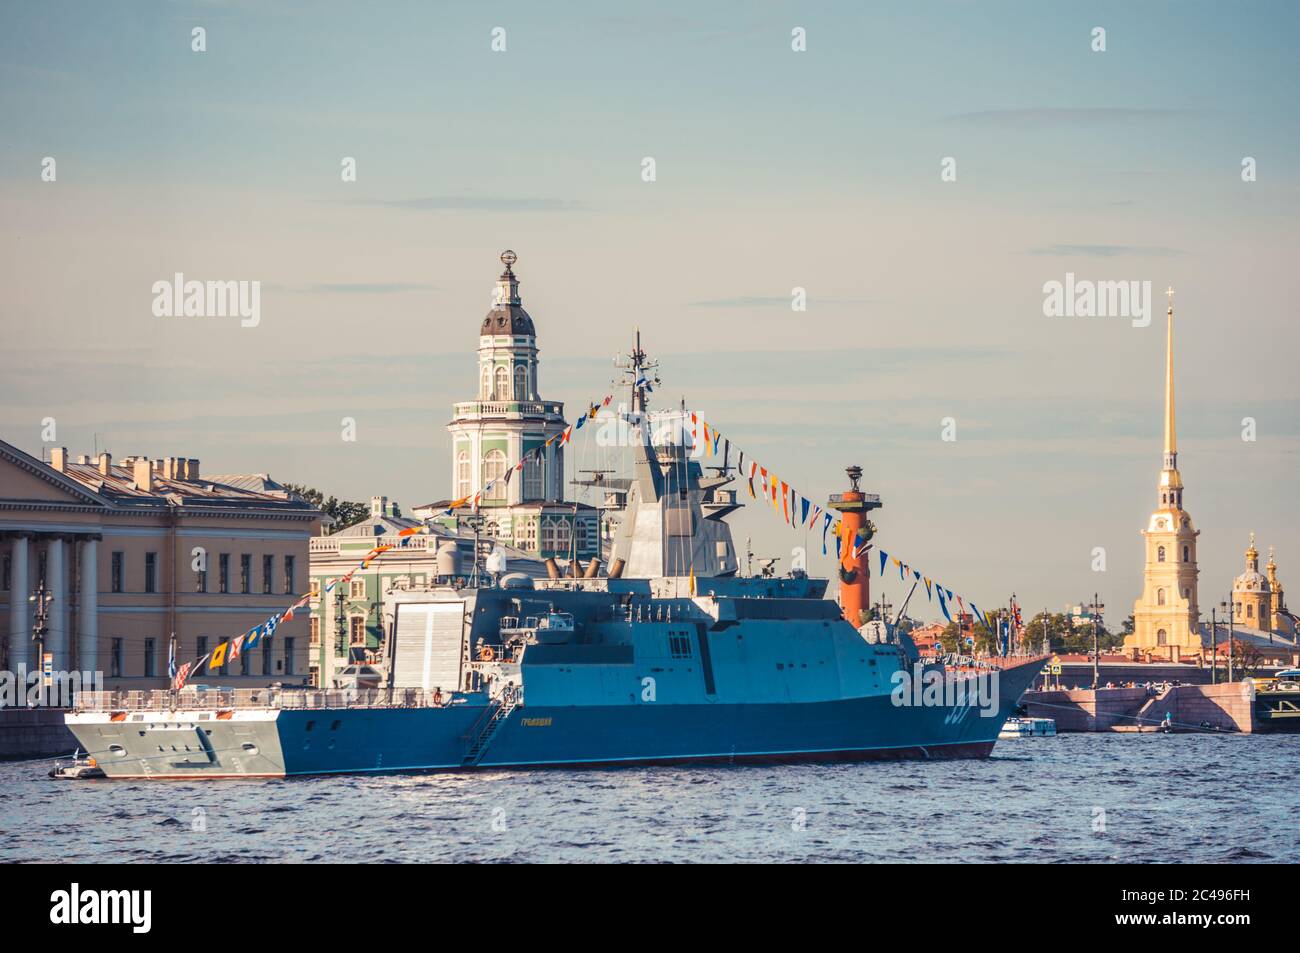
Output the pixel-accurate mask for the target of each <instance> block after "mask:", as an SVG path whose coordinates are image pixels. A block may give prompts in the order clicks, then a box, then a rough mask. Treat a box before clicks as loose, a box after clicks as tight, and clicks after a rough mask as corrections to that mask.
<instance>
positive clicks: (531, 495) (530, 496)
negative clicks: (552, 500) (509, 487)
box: [524, 453, 546, 500]
mask: <svg viewBox="0 0 1300 953" xmlns="http://www.w3.org/2000/svg"><path fill="white" fill-rule="evenodd" d="M545 468H546V464H545V462H544V461H543V460H542V455H541V454H539V453H535V454H532V455H531V456H529V457H528V459H527V460H526V461H525V462H524V499H525V500H540V499H543V498H544V497H545V496H546V489H545V482H544V478H545V474H546V469H545Z"/></svg>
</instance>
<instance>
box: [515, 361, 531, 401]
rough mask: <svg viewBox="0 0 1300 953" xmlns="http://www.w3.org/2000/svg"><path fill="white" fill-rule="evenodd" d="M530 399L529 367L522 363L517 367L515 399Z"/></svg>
mask: <svg viewBox="0 0 1300 953" xmlns="http://www.w3.org/2000/svg"><path fill="white" fill-rule="evenodd" d="M527 399H528V368H526V367H525V366H524V365H522V364H520V365H519V366H518V367H516V368H515V400H527Z"/></svg>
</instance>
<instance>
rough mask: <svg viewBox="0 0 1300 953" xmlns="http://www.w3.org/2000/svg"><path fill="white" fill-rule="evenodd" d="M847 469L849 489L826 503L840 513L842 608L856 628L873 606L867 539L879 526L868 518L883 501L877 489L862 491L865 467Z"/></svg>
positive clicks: (832, 496) (835, 494)
mask: <svg viewBox="0 0 1300 953" xmlns="http://www.w3.org/2000/svg"><path fill="white" fill-rule="evenodd" d="M845 472H846V473H847V474H848V475H849V483H850V484H851V486H850V488H849V490H848V492H847V493H832V494H831V497H830V500H828V501H827V505H828V506H829V507H830V508H831V509H833V510H838V511H839V512H840V513H841V519H842V525H841V531H840V611H841V612H843V613H844V618H845V620H847V621H848V622H849V623H850V624H851V625H852V626H853V627H854V628H858V627H860V626H861V625H862V613H863V610H865V609H868V608H870V606H871V582H870V580H871V570H870V569H869V567H868V562H867V554H868V552H869V551H870V547H869V546H868V545H867V543H868V541H869V540H870V539H871V537H872V536H873V535H874V534H875V530H876V528H875V527H874V526H873V525H871V521H870V520H868V519H867V513H868V511H870V510H874V509H878V508H879V507H880V505H881V503H880V496H879V494H876V493H863V492H862V489H861V487H859V486H858V481H859V480H861V479H862V467H849V468H848V469H847V470H845Z"/></svg>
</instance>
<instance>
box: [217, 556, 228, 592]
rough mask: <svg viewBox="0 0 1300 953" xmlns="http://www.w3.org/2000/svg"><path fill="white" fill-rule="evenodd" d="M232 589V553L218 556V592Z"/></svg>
mask: <svg viewBox="0 0 1300 953" xmlns="http://www.w3.org/2000/svg"><path fill="white" fill-rule="evenodd" d="M229 591H230V553H222V554H221V555H220V556H218V557H217V592H229Z"/></svg>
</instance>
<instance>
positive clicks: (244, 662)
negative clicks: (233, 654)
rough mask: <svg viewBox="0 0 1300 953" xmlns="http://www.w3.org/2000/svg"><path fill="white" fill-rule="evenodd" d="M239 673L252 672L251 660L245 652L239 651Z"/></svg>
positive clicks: (248, 673) (250, 673) (246, 673)
mask: <svg viewBox="0 0 1300 953" xmlns="http://www.w3.org/2000/svg"><path fill="white" fill-rule="evenodd" d="M239 674H240V675H252V674H253V660H252V659H250V658H249V657H248V653H247V652H240V653H239Z"/></svg>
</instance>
